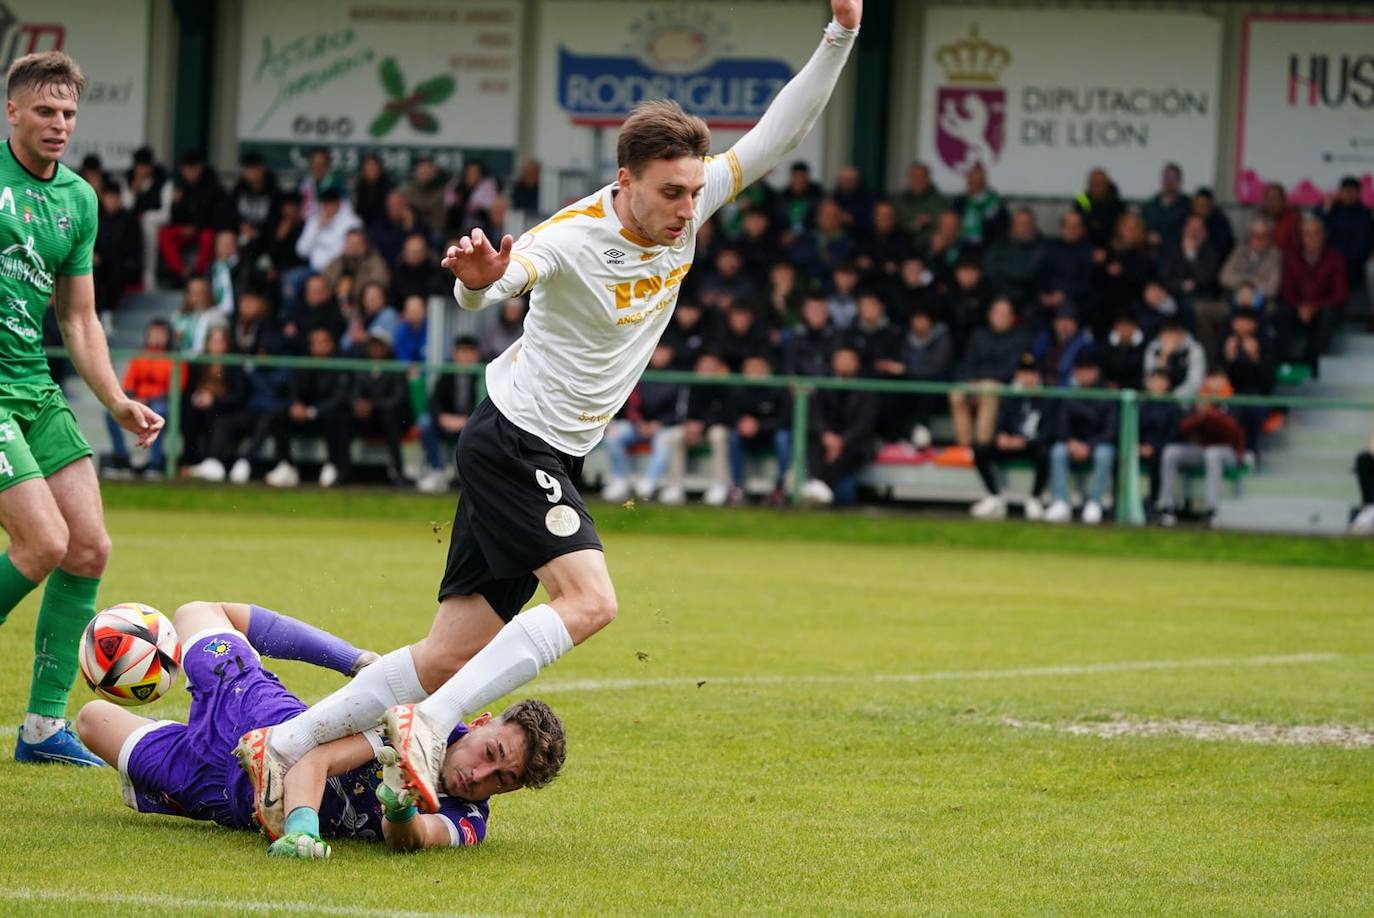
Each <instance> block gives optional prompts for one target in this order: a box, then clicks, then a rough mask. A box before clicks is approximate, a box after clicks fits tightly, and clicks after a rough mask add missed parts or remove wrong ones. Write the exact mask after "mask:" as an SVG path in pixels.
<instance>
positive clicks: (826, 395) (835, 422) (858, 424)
mask: <svg viewBox="0 0 1374 918" xmlns="http://www.w3.org/2000/svg"><path fill="white" fill-rule="evenodd" d="M830 366H831V371H832V373H833V375H834V376H835V378H836V379H856V378H858V375H859V370H860V366H861V364H860V358H859V352H858V351H857V350H855V349H854V348H853V347H851V346H849V345H848V344H842V345H840V346H839V347H838V348H836V349H835V353H834V354H833V355H832V356H831V362H830ZM877 417H878V399H877V397H876V396H875V395H874V394H873V393H872V392H861V391H857V390H851V389H820V390H818V391H817V392H816V394H815V395H814V396H812V398H811V427H810V442H809V443H808V444H807V447H808V448H807V456H808V458H807V472H808V474H809V476H810V477H809V478H808V480H807V482H806V484H804V485H803V486H802V496H803V497H805V498H806V499H807V500H809V501H812V502H814V503H818V504H832V503H835V502H836V501H837V500H838V501H839V502H840V503H852V502H853V497H854V495H853V491H854V477H855V475H856V474H857V473H858V471H859V470H860V469H861V468H863V466H864V463H866V462H868V460H869V459H870V458H872V456H873V445H874V444H873V438H874V434H875V431H876V424H877Z"/></svg>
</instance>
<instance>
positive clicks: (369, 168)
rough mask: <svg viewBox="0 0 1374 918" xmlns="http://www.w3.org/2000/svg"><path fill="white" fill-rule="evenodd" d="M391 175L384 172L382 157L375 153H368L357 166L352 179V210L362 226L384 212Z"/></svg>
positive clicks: (376, 219)
mask: <svg viewBox="0 0 1374 918" xmlns="http://www.w3.org/2000/svg"><path fill="white" fill-rule="evenodd" d="M391 189H392V185H391V177H390V176H388V175H387V174H386V167H385V166H383V165H382V158H381V157H380V156H378V155H377V154H376V153H368V154H367V155H365V156H364V157H363V161H362V164H361V165H360V166H359V167H358V177H357V178H355V179H354V180H353V194H352V196H351V198H350V200H351V201H352V202H353V212H354V213H355V214H357V215H358V219H359V220H361V221H363V225H364V226H371V225H372V224H374V223H376V222H377V221H378V220H380V219H382V217H383V216H384V215H385V214H386V199H387V197H388V196H389V195H390V194H391Z"/></svg>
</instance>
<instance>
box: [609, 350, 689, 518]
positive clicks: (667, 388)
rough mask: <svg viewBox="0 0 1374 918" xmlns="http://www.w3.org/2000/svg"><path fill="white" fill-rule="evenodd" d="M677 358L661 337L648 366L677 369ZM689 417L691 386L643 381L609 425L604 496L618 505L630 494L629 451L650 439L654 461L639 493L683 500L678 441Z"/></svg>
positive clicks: (639, 485) (638, 485)
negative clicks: (608, 470) (688, 406)
mask: <svg viewBox="0 0 1374 918" xmlns="http://www.w3.org/2000/svg"><path fill="white" fill-rule="evenodd" d="M673 356H674V355H673V348H672V346H671V345H669V344H668V343H667V342H666V341H660V342H659V343H658V346H657V347H655V348H654V353H653V355H652V356H651V357H650V358H649V369H651V370H669V369H672V367H673V362H674V361H673ZM686 416H687V387H686V386H682V385H679V384H677V383H663V382H651V381H649V380H646V379H642V380H640V381H639V385H638V386H636V387H635V390H634V392H633V393H632V394H631V395H630V400H629V401H628V402H626V403H625V409H624V411H623V412H622V414H621V416H620V417H618V418H616V419H615V420H614V421H611V423H610V424H609V425H608V426H607V427H606V438H605V441H604V442H605V444H606V452H607V454H608V456H609V458H610V462H611V476H610V478H609V479H608V480H607V482H606V486H605V487H604V488H602V490H601V499H602V500H605V501H609V502H611V503H613V504H618V503H620V502H621V501H623V500H625V499H626V498H627V497H629V496H630V449H631V448H633V447H635V446H638V445H640V444H643V443H647V444H649V450H650V452H649V463H648V465H647V466H646V467H645V469H644V474H643V475H641V476H640V478H639V480H638V481H637V482H635V485H634V494H635V497H637V498H638V499H640V500H650V499H651V498H653V496H654V495H655V494H658V495H659V500H661V501H662V502H663V503H666V504H681V503H683V502H684V501H685V500H686V499H687V496H686V492H685V490H684V489H683V486H682V477H683V469H682V467H681V457H680V454H679V453H678V451H677V444H678V443H679V442H680V440H681V437H682V432H681V425H682V422H683V421H684V420H685V419H686ZM669 466H674V468H673V477H672V480H671V481H670V482H669V483H668V485H667V486H666V487H663V490H662V491H661V492H660V490H659V488H660V487H661V486H663V482H664V479H665V476H667V475H668V472H669Z"/></svg>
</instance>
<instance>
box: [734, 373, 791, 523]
mask: <svg viewBox="0 0 1374 918" xmlns="http://www.w3.org/2000/svg"><path fill="white" fill-rule="evenodd" d="M772 372H773V365H772V362H771V361H770V360H769V359H768V357H767V356H766V355H764V354H754V355H752V356H750V357H747V358H745V361H744V375H745V376H747V377H750V378H751V379H759V378H761V377H764V376H768V375H770V374H772ZM728 414H729V417H730V418H731V419H732V420H733V422H734V426H733V427H732V428H731V430H730V481H731V487H730V493H729V495H728V496H727V503H730V504H738V503H742V502H743V500H744V457H745V452H746V450H750V451H752V450H767V451H769V452H771V453H772V455H773V461H774V462H775V463H776V465H777V474H776V475H775V476H774V480H773V490H772V492H771V493H770V494H769V497H768V502H769V503H770V504H771V505H773V506H774V507H780V506H782V505H783V503H785V502H786V499H787V494H786V492H785V491H784V490H783V481H784V480H785V479H786V477H787V470H788V469H789V468H790V467H791V465H792V399H791V396H789V395H788V392H787V390H786V389H778V388H771V387H767V386H739V387H738V388H735V389H733V390H732V391H731V392H730V404H729V412H728Z"/></svg>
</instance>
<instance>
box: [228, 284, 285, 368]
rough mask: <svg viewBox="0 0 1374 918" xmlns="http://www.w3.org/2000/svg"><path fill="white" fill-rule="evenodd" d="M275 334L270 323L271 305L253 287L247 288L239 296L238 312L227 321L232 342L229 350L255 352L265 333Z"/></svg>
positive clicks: (243, 352)
mask: <svg viewBox="0 0 1374 918" xmlns="http://www.w3.org/2000/svg"><path fill="white" fill-rule="evenodd" d="M274 334H276V329H275V328H274V327H273V324H272V307H271V305H270V304H269V303H268V302H267V297H265V296H263V295H262V293H261V292H260V291H259V290H257V289H255V288H252V287H250V288H248V289H247V290H245V291H243V295H242V296H241V297H239V308H238V312H236V313H235V314H234V318H233V319H232V320H231V321H230V323H229V335H230V338H231V339H232V342H231V344H230V346H229V350H230V351H232V352H233V353H236V354H256V353H258V352H259V349H260V348H261V346H262V342H263V339H264V338H265V337H266V336H267V335H274Z"/></svg>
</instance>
